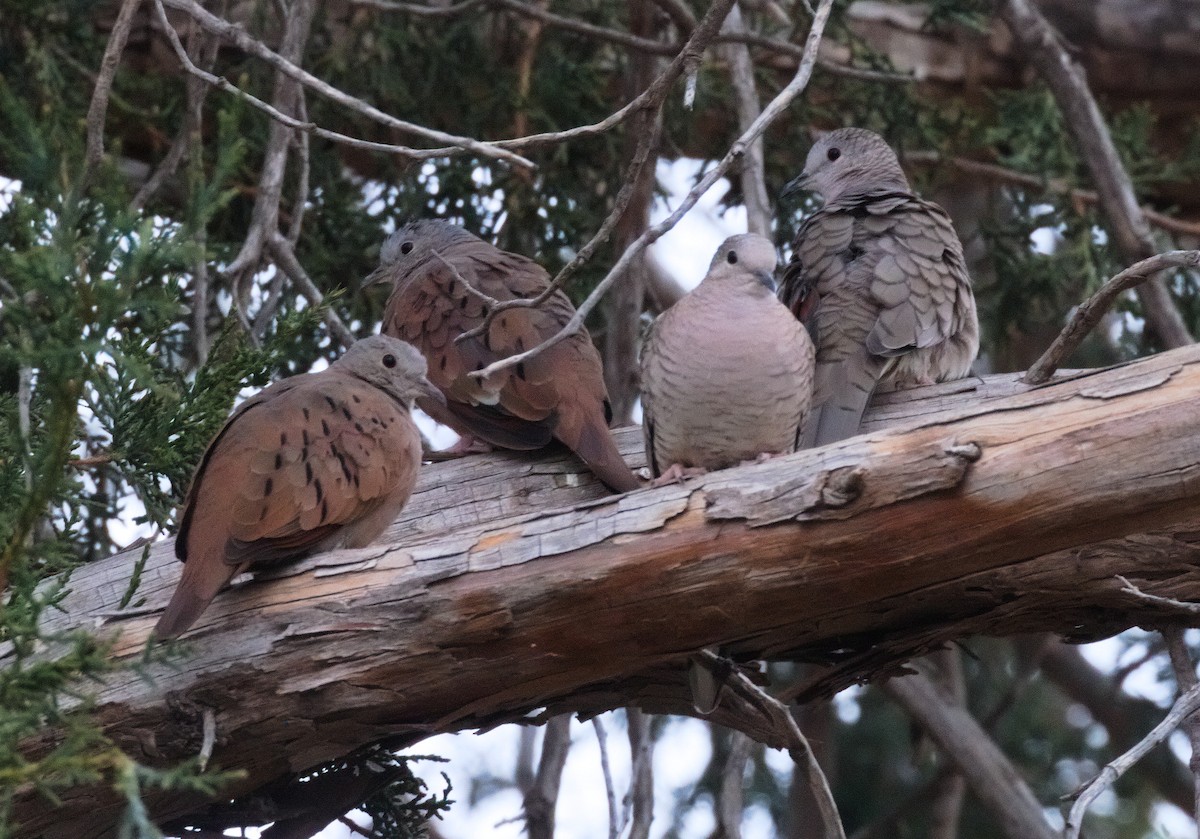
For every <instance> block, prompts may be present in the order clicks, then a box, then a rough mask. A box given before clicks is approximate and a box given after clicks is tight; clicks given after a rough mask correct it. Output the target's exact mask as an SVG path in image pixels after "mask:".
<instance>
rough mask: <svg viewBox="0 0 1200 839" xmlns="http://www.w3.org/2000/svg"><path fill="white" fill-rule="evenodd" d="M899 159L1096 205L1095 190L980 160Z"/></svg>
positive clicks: (1166, 226) (1162, 223)
mask: <svg viewBox="0 0 1200 839" xmlns="http://www.w3.org/2000/svg"><path fill="white" fill-rule="evenodd" d="M903 159H904V162H905V163H913V164H917V165H920V166H937V165H940V164H943V163H947V164H949V165H951V166H953V167H954V168H955V169H959V170H961V171H963V172H966V173H967V174H969V175H981V176H982V177H985V178H987V179H988V180H992V181H998V182H1000V183H1007V184H1013V185H1014V186H1021V187H1025V188H1027V189H1030V190H1033V191H1035V192H1037V193H1047V192H1050V193H1054V194H1055V195H1064V196H1066V197H1068V198H1070V199H1071V200H1072V201H1073V202H1076V203H1081V204H1099V203H1100V195H1099V193H1097V192H1096V191H1095V190H1092V189H1079V188H1077V187H1072V186H1071V185H1070V184H1067V183H1066V182H1065V181H1063V180H1061V179H1059V178H1050V179H1047V178H1043V177H1039V176H1037V175H1028V174H1026V173H1024V172H1018V171H1017V170H1016V169H1009V168H1008V167H1007V166H1000V165H999V164H996V163H985V162H983V161H981V160H971V159H970V158H967V157H943V156H942V155H941V154H940V153H939V152H936V151H912V152H907V153H905V154H904V156H903ZM1141 209H1142V214H1143V215H1145V217H1146V220H1147V221H1148V222H1150V223H1151V224H1153V225H1154V226H1155V227H1158V228H1161V229H1163V230H1166V231H1167V232H1169V233H1179V234H1182V235H1184V236H1198V237H1200V222H1194V221H1184V220H1183V219H1177V218H1174V217H1173V216H1169V215H1167V214H1166V213H1160V212H1158V211H1157V210H1154V209H1152V208H1150V207H1142V208H1141Z"/></svg>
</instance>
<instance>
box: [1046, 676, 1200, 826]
mask: <svg viewBox="0 0 1200 839" xmlns="http://www.w3.org/2000/svg"><path fill="white" fill-rule="evenodd" d="M1198 708H1200V684H1197V685H1193V686H1192V687H1190V688H1188V690H1187V691H1186V692H1185V693H1183V694H1182V695H1181V696H1180V697H1179V698H1178V699H1176V700H1175V704H1174V705H1172V706H1171V710H1170V711H1169V712H1168V713H1167V715H1166V716H1165V717H1164V718H1163V721H1162V722H1160V723H1159V724H1158V725H1156V726H1154V728H1152V729H1151V730H1150V733H1149V734H1147V735H1146V736H1145V737H1143V738H1142V739H1141V740H1139V741H1138V743H1137V745H1135V746H1134V747H1133V748H1132V749H1130V750H1129V751H1127V752H1125V754H1123V755H1121V756H1120V757H1118V758H1117V759H1116V760H1113V761H1112V762H1110V763H1109V764H1108V765H1107V766H1105V767H1104V769H1102V770H1101V771H1100V774H1099V775H1097V776H1096V777H1095V779H1093V780H1092V782H1091V783H1089V784H1088V785H1087V786H1086V787H1085V788H1084V789H1083V791H1082V792H1080V793H1079V797H1078V799H1077V800H1076V801H1075V803H1074V804H1073V805H1071V812H1070V813H1068V814H1067V824H1066V827H1065V828H1064V829H1063V839H1079V831H1080V828H1081V827H1082V826H1083V817H1084V815H1085V814H1086V813H1087V809H1088V807H1090V806H1091V805H1092V802H1093V801H1095V800H1096V799H1097V798H1099V797H1100V794H1101V793H1103V792H1104V791H1105V790H1106V789H1108V788H1109V787H1111V786H1112V785H1113V784H1115V783H1116V782H1117V779H1118V778H1120V777H1121V776H1122V775H1124V774H1125V773H1126V772H1128V771H1129V770H1130V769H1131V768H1132V767H1133V766H1134V764H1136V763H1137V762H1138V761H1139V760H1141V759H1142V758H1143V757H1145V756H1146V753H1147V752H1148V751H1150V750H1151V749H1152V748H1154V747H1155V746H1157V745H1158V744H1159V743H1161V742H1162V741H1163V740H1166V739H1167V737H1169V736H1170V735H1171V732H1173V731H1174V730H1175V729H1176V728H1178V727H1179V724H1180V723H1181V722H1183V721H1184V720H1185V719H1187V718H1188V717H1189V716H1191V715H1192V714H1194V713H1195V712H1196V710H1197V709H1198Z"/></svg>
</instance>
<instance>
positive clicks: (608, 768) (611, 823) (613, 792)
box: [592, 717, 625, 839]
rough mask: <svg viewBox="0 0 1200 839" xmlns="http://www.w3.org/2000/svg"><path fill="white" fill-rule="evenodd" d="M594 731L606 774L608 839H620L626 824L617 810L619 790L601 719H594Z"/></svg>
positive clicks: (601, 766) (601, 767) (601, 763)
mask: <svg viewBox="0 0 1200 839" xmlns="http://www.w3.org/2000/svg"><path fill="white" fill-rule="evenodd" d="M592 729H593V730H594V731H595V732H596V745H598V746H599V747H600V771H601V772H603V773H604V792H605V794H606V795H607V796H608V839H618V837H620V835H621V831H622V830H623V829H624V828H625V824H624V822H623V821H622V819H621V812H620V810H618V809H617V788H616V786H614V785H613V777H612V764H610V763H609V760H608V735H607V734H606V733H605V731H604V723H603V722H601V721H600V718H599V717H592Z"/></svg>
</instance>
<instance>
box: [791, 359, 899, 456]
mask: <svg viewBox="0 0 1200 839" xmlns="http://www.w3.org/2000/svg"><path fill="white" fill-rule="evenodd" d="M886 363H887V361H886V359H882V358H875V357H872V356H869V355H866V354H865V353H863V354H860V355H857V356H854V357H851V358H848V359H846V360H845V361H842V362H838V363H836V364H830V365H818V366H817V379H818V391H817V392H818V393H821V394H828V398H826V399H825V400H824V401H823V402H822V403H821V404H820V405H818V406H817V407H815V408H814V409H813V411H812V415H811V416H810V417H809V420H808V424H807V425H806V426H805V429H804V442H805V447H806V448H811V447H813V446H824V445H828V444H829V443H836V442H837V441H838V440H845V439H846V438H847V437H853V436H854V435H855V434H857V433H858V428H859V426H860V425H861V424H862V417H863V413H864V412H866V410H867V403H868V402H870V401H871V394H873V393H874V392H875V386H876V384H878V383H879V377H880V376H882V375H883V372H884V369H885V366H886Z"/></svg>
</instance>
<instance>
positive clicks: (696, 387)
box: [641, 234, 813, 482]
mask: <svg viewBox="0 0 1200 839" xmlns="http://www.w3.org/2000/svg"><path fill="white" fill-rule="evenodd" d="M774 270H775V248H774V246H773V245H772V244H771V242H770V241H769V240H767V239H765V238H763V237H762V236H756V235H754V234H745V235H741V236H732V237H730V238H729V239H726V240H725V242H724V243H723V244H722V245H721V247H720V248H718V249H717V253H716V256H714V257H713V260H712V264H711V266H710V267H709V269H708V274H707V276H705V278H704V280H703V281H702V282H701V283H700V285H698V286H697V287H696V288H695V289H694V290H693V291H691V292H690V293H688V294H686V295H684V296H683V297H682V298H681V299H680V300H679V302H677V303H676V304H675V305H674V306H672V307H671V308H670V309H668V310H667V311H666V312H664V313H663V314H662V315H661V316H660V317H659V318H658V320H656V321H655V322H654V324H653V326H652V327H651V330H650V333H649V334H648V335H647V337H646V341H645V344H644V346H643V349H642V360H641V373H642V429H643V432H644V437H645V442H646V459H647V461H649V463H650V467H651V470H652V471H653V473H654V474H655V475H657V476H659V478H660V482H662V480H663V479H664V478H665V479H671V478H678V477H682V476H684V475H689V474H695V473H696V472H697V471H703V470H708V469H724V468H725V467H728V466H733V465H736V464H738V463H741V462H742V461H746V460H753V459H755V458H758V457H759V456H761V455H771V454H780V453H786V452H791V451H793V450H795V448H796V442H797V438H798V436H799V434H800V429H801V427H802V425H803V422H804V417H805V415H806V414H807V413H808V409H809V404H810V402H811V399H812V374H813V346H812V342H811V341H810V340H809V336H808V333H807V332H806V331H805V330H804V327H803V326H802V325H801V324H800V323H799V322H798V321H797V320H796V319H795V318H794V317H793V316H792V315H791V313H790V312H789V311H788V310H787V308H786V307H785V306H784V305H782V304H781V303H780V302H779V300H778V299H776V297H775V281H774V278H773V276H772V273H773V272H774Z"/></svg>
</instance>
